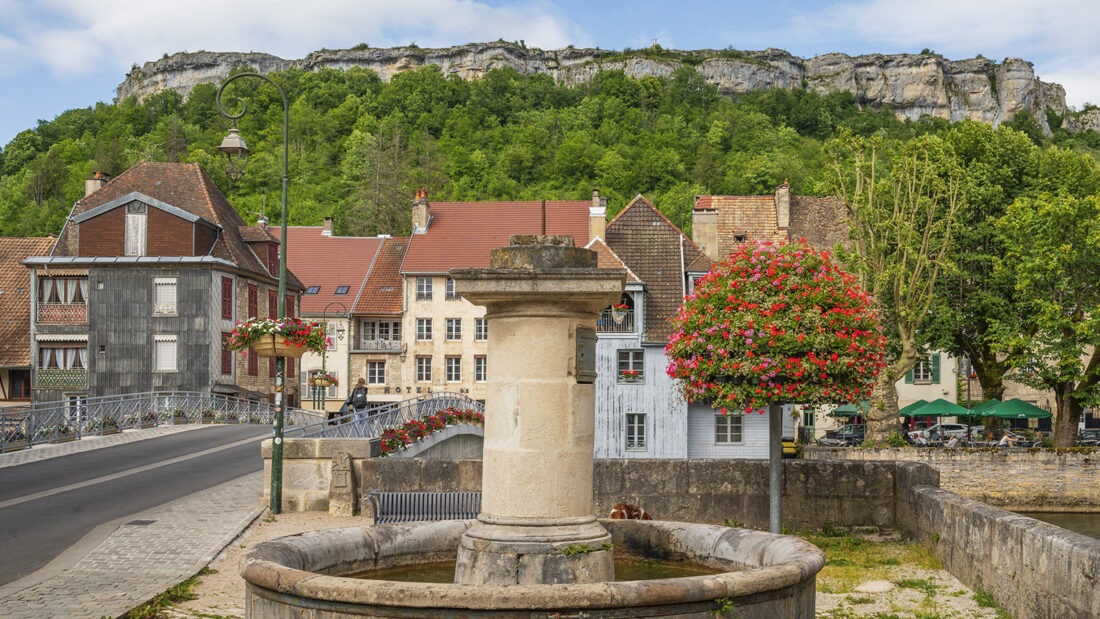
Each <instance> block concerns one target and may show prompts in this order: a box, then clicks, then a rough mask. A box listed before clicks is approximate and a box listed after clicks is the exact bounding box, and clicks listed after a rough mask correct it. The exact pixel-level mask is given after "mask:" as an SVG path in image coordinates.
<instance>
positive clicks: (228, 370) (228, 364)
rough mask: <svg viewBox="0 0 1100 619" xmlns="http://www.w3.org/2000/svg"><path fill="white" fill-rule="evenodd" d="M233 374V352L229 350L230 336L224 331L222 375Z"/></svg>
mask: <svg viewBox="0 0 1100 619" xmlns="http://www.w3.org/2000/svg"><path fill="white" fill-rule="evenodd" d="M232 373H233V351H232V350H229V334H228V333H226V332H225V331H222V374H232Z"/></svg>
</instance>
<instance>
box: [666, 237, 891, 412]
mask: <svg viewBox="0 0 1100 619" xmlns="http://www.w3.org/2000/svg"><path fill="white" fill-rule="evenodd" d="M885 346H886V338H885V337H884V336H883V334H882V325H881V323H880V322H879V318H878V316H877V314H876V313H875V311H874V309H873V301H872V299H871V296H870V295H869V294H867V293H866V292H865V291H864V290H862V289H861V288H860V287H859V286H858V285H857V284H856V283H855V278H854V277H853V276H852V275H850V274H848V273H846V272H844V271H842V270H840V268H838V267H837V266H836V265H835V264H834V263H833V262H832V259H831V257H830V256H829V253H828V252H824V251H823V252H818V251H816V250H815V249H813V248H812V247H810V246H809V245H808V244H807V243H806V241H805V239H802V240H800V241H798V242H792V243H779V244H777V243H771V242H758V243H756V244H755V245H752V244H746V245H742V246H741V247H739V248H738V249H737V250H735V251H734V252H733V253H731V254H730V256H729V258H727V259H726V260H725V261H723V262H720V263H718V264H716V265H715V266H714V268H713V269H711V272H710V273H708V274H707V275H706V276H705V277H703V279H702V280H700V281H699V283H698V284H696V286H695V291H694V293H693V294H691V295H689V296H688V297H686V298H685V300H684V304H683V305H682V306H681V308H680V312H679V314H678V315H677V316H676V317H675V318H674V319H673V334H672V336H671V337H670V338H669V343H668V345H667V346H666V348H665V352H666V354H667V355H668V357H669V359H671V362H670V363H669V366H668V374H669V376H671V377H673V378H676V379H679V380H680V381H681V386H682V389H683V393H684V395H685V396H686V397H687V399H688V400H689V401H699V402H708V403H710V405H711V406H712V407H714V408H715V409H717V410H719V411H721V412H722V413H723V414H728V413H730V412H736V413H740V412H746V413H750V412H753V411H758V412H760V413H763V412H765V410H766V406H767V405H769V404H780V403H802V404H822V403H845V402H857V401H859V400H861V399H866V398H868V397H869V396H870V393H871V389H872V387H873V385H874V381H875V377H876V376H877V375H878V373H879V372H880V371H881V370H882V368H883V367H884V366H885V361H884V354H885Z"/></svg>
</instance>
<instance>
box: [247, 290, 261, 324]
mask: <svg viewBox="0 0 1100 619" xmlns="http://www.w3.org/2000/svg"><path fill="white" fill-rule="evenodd" d="M259 315H260V289H259V287H257V286H256V285H255V284H249V285H248V317H249V318H255V317H258V316H259Z"/></svg>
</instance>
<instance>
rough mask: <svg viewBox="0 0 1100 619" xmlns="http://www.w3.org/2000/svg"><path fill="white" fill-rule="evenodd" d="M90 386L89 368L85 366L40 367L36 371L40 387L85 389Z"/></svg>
mask: <svg viewBox="0 0 1100 619" xmlns="http://www.w3.org/2000/svg"><path fill="white" fill-rule="evenodd" d="M87 386H88V370H86V369H84V368H67V369H59V368H40V369H39V370H38V372H36V373H35V387H37V388H39V389H83V388H85V387H87Z"/></svg>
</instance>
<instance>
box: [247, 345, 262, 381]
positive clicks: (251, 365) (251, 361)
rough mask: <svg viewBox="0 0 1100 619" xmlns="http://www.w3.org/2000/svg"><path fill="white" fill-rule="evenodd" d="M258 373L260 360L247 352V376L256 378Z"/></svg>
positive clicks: (254, 354)
mask: <svg viewBox="0 0 1100 619" xmlns="http://www.w3.org/2000/svg"><path fill="white" fill-rule="evenodd" d="M259 373H260V358H259V357H258V356H257V355H256V353H254V352H252V351H251V350H250V351H248V375H249V376H256V375H257V374H259Z"/></svg>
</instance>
